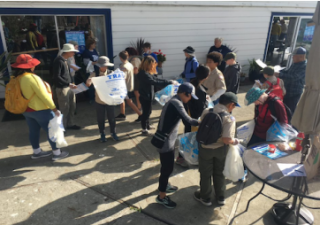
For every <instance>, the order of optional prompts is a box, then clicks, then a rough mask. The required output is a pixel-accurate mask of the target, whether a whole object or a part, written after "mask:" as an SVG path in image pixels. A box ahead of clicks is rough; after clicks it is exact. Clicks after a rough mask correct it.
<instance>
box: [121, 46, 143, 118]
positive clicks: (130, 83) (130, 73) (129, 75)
mask: <svg viewBox="0 0 320 225" xmlns="http://www.w3.org/2000/svg"><path fill="white" fill-rule="evenodd" d="M119 58H120V60H121V62H122V63H121V65H120V70H121V71H123V72H124V73H125V80H126V85H127V91H128V94H127V96H126V101H125V102H126V103H127V104H128V105H129V106H130V107H131V108H132V109H133V110H134V111H135V112H136V113H137V114H138V115H139V116H141V115H142V113H141V112H140V110H139V109H138V107H137V106H136V105H135V104H134V103H133V101H132V98H133V97H134V93H133V87H134V67H133V65H132V64H131V63H130V62H129V61H128V59H129V54H128V52H127V51H122V52H120V53H119ZM125 102H123V103H121V105H120V114H119V115H118V116H116V120H125V119H126V113H125V111H126V108H125V107H126V105H125Z"/></svg>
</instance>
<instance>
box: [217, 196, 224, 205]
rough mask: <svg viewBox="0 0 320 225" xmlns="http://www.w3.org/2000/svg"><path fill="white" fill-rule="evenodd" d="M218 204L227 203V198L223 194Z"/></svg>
mask: <svg viewBox="0 0 320 225" xmlns="http://www.w3.org/2000/svg"><path fill="white" fill-rule="evenodd" d="M218 204H219V205H224V204H226V200H225V199H224V197H223V196H220V197H219V198H218Z"/></svg>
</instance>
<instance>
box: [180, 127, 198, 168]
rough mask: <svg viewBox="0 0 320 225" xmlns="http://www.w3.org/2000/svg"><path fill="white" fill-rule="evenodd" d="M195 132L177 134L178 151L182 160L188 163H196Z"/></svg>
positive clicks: (196, 146)
mask: <svg viewBox="0 0 320 225" xmlns="http://www.w3.org/2000/svg"><path fill="white" fill-rule="evenodd" d="M196 136H197V132H190V133H185V134H181V135H179V136H178V140H179V152H180V154H181V155H182V156H183V158H184V160H186V162H187V163H189V164H190V165H198V164H199V162H198V156H199V149H198V142H197V140H196Z"/></svg>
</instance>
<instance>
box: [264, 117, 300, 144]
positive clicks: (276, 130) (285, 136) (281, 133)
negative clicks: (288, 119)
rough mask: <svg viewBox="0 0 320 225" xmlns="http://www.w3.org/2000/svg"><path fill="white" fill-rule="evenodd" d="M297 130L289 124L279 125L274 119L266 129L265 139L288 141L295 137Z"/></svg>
mask: <svg viewBox="0 0 320 225" xmlns="http://www.w3.org/2000/svg"><path fill="white" fill-rule="evenodd" d="M297 135H298V132H297V131H296V130H295V129H293V127H292V126H290V125H289V124H284V125H281V124H280V123H279V122H278V121H275V122H274V123H273V124H272V125H271V127H270V128H269V130H268V131H267V141H287V142H288V141H290V140H292V139H294V138H296V137H297Z"/></svg>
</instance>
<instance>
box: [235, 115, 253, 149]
mask: <svg viewBox="0 0 320 225" xmlns="http://www.w3.org/2000/svg"><path fill="white" fill-rule="evenodd" d="M254 126H255V122H254V120H250V121H249V122H247V123H245V124H243V125H241V126H240V127H238V128H237V138H238V139H242V141H241V143H243V144H245V145H247V144H248V143H249V141H250V139H251V137H252V134H253V131H254Z"/></svg>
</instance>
